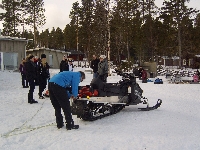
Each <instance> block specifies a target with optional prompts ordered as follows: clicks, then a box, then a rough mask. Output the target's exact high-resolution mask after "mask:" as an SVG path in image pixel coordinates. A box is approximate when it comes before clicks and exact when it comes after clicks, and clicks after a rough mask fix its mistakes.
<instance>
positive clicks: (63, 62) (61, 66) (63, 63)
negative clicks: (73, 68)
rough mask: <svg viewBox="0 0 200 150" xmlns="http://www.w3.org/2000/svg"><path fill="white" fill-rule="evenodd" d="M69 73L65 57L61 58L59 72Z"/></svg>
mask: <svg viewBox="0 0 200 150" xmlns="http://www.w3.org/2000/svg"><path fill="white" fill-rule="evenodd" d="M63 71H69V65H68V61H67V58H66V56H65V55H64V56H63V59H62V61H61V62H60V72H63Z"/></svg>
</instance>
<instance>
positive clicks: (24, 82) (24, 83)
mask: <svg viewBox="0 0 200 150" xmlns="http://www.w3.org/2000/svg"><path fill="white" fill-rule="evenodd" d="M25 63H26V60H25V58H23V59H22V62H21V64H20V66H19V71H20V72H21V77H22V86H23V88H28V81H27V79H26V68H25Z"/></svg>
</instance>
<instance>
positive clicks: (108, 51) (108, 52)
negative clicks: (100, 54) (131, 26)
mask: <svg viewBox="0 0 200 150" xmlns="http://www.w3.org/2000/svg"><path fill="white" fill-rule="evenodd" d="M107 21H108V49H107V55H108V75H110V0H108V16H107Z"/></svg>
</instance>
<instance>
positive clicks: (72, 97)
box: [71, 96, 77, 104]
mask: <svg viewBox="0 0 200 150" xmlns="http://www.w3.org/2000/svg"><path fill="white" fill-rule="evenodd" d="M71 99H72V101H73V103H75V104H76V102H77V98H76V97H74V96H71Z"/></svg>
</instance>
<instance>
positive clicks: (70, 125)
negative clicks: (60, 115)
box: [66, 121, 79, 130]
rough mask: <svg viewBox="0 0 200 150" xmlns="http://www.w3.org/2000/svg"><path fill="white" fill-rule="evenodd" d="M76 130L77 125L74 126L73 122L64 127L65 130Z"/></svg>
mask: <svg viewBox="0 0 200 150" xmlns="http://www.w3.org/2000/svg"><path fill="white" fill-rule="evenodd" d="M78 128H79V125H74V121H72V122H70V123H67V125H66V129H67V130H71V129H78Z"/></svg>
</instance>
